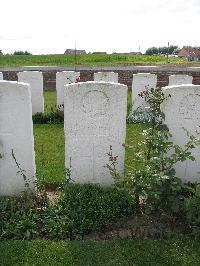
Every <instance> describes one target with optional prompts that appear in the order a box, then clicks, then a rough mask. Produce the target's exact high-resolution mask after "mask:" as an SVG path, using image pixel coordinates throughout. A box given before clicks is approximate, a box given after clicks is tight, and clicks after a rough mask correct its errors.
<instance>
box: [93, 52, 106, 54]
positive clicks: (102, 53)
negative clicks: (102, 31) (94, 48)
mask: <svg viewBox="0 0 200 266" xmlns="http://www.w3.org/2000/svg"><path fill="white" fill-rule="evenodd" d="M92 54H107V53H106V52H93V53H92Z"/></svg>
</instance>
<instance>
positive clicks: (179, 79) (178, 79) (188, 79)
mask: <svg viewBox="0 0 200 266" xmlns="http://www.w3.org/2000/svg"><path fill="white" fill-rule="evenodd" d="M192 80H193V77H192V76H189V75H170V76H169V86H172V85H182V84H192Z"/></svg>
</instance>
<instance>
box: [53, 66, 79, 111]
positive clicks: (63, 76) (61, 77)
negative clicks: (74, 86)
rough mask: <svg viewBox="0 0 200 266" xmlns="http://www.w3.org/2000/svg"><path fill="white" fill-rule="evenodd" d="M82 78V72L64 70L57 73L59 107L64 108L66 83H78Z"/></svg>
mask: <svg viewBox="0 0 200 266" xmlns="http://www.w3.org/2000/svg"><path fill="white" fill-rule="evenodd" d="M79 79H80V72H75V71H62V72H57V73H56V92H57V108H58V109H59V110H63V105H64V85H66V84H71V83H77V82H78V81H79Z"/></svg>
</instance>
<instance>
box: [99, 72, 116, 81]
mask: <svg viewBox="0 0 200 266" xmlns="http://www.w3.org/2000/svg"><path fill="white" fill-rule="evenodd" d="M94 81H105V82H114V83H118V73H115V72H97V73H94Z"/></svg>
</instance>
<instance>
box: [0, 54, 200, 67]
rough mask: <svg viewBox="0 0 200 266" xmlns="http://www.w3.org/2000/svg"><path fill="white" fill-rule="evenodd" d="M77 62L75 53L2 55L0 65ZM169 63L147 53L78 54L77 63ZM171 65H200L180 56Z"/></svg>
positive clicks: (47, 64)
mask: <svg viewBox="0 0 200 266" xmlns="http://www.w3.org/2000/svg"><path fill="white" fill-rule="evenodd" d="M74 64H75V60H74V56H73V55H63V54H62V55H4V56H0V67H15V66H72V65H74ZM137 64H140V65H142V64H144V65H146V64H148V65H155V64H161V65H163V64H167V58H166V57H162V56H147V55H135V56H134V55H130V56H129V55H78V56H77V65H80V66H103V65H107V66H108V65H110V66H113V65H127V66H128V65H137ZM169 64H170V65H176V64H178V65H191V66H192V65H200V63H189V62H186V61H185V60H183V59H180V58H169Z"/></svg>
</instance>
